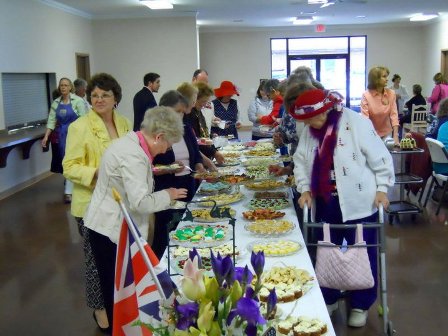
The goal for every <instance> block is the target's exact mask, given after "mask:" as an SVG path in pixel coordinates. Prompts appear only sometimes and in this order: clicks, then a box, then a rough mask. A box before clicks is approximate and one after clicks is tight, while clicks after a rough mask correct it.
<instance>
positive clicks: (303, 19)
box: [293, 16, 314, 25]
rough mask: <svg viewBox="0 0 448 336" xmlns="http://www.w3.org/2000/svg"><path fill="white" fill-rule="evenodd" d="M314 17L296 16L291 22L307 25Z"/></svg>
mask: <svg viewBox="0 0 448 336" xmlns="http://www.w3.org/2000/svg"><path fill="white" fill-rule="evenodd" d="M313 20H314V17H312V16H298V17H296V18H295V19H294V21H293V23H294V24H295V25H308V24H310V23H311V22H313Z"/></svg>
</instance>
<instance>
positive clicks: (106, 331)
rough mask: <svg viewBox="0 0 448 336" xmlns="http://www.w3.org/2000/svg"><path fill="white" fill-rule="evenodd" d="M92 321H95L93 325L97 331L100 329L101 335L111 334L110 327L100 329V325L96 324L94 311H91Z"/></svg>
mask: <svg viewBox="0 0 448 336" xmlns="http://www.w3.org/2000/svg"><path fill="white" fill-rule="evenodd" d="M93 319H94V320H95V323H96V325H97V327H98V329H100V330H101V332H102V333H104V334H108V335H110V334H111V333H112V330H111V328H110V327H107V328H102V327H100V325H99V324H98V321H97V319H96V315H95V311H93Z"/></svg>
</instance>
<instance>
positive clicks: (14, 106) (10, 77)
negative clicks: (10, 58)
mask: <svg viewBox="0 0 448 336" xmlns="http://www.w3.org/2000/svg"><path fill="white" fill-rule="evenodd" d="M55 78H56V76H55V74H47V73H2V88H3V107H4V113H5V126H6V128H7V129H8V130H11V129H16V128H22V127H27V126H33V125H36V124H41V123H45V122H46V120H47V118H48V111H49V109H50V104H51V95H50V87H55ZM50 83H52V84H53V85H52V86H50Z"/></svg>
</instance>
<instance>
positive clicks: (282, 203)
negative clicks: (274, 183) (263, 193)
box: [247, 198, 289, 210]
mask: <svg viewBox="0 0 448 336" xmlns="http://www.w3.org/2000/svg"><path fill="white" fill-rule="evenodd" d="M247 207H248V208H249V209H251V210H255V209H271V210H281V209H285V208H287V207H289V201H288V200H287V199H284V198H258V199H252V200H250V202H249V203H248V205H247Z"/></svg>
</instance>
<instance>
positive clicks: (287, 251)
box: [247, 238, 302, 257]
mask: <svg viewBox="0 0 448 336" xmlns="http://www.w3.org/2000/svg"><path fill="white" fill-rule="evenodd" d="M301 248H302V245H301V244H300V243H299V242H297V241H295V240H290V239H281V238H278V239H267V240H256V241H254V242H252V243H250V244H249V245H248V246H247V250H248V251H249V252H252V251H253V252H259V251H263V252H264V255H265V256H266V257H284V256H289V255H293V254H295V253H297V252H299V251H300V249H301Z"/></svg>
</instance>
